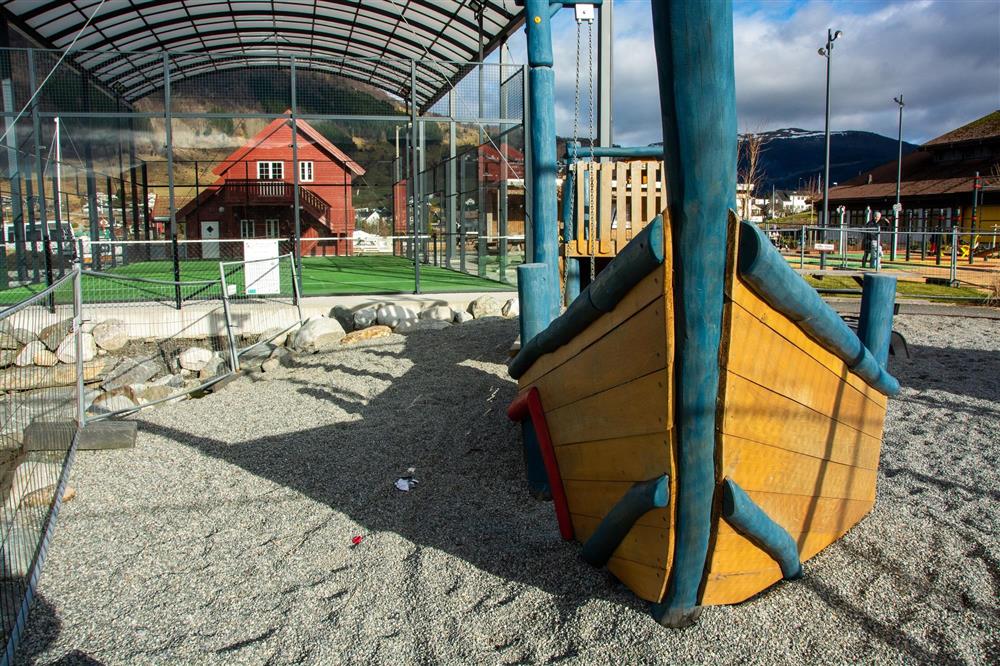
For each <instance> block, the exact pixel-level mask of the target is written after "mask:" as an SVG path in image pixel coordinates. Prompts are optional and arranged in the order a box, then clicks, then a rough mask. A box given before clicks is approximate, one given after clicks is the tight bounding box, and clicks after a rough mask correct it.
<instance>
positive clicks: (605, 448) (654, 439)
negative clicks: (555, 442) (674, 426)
mask: <svg viewBox="0 0 1000 666" xmlns="http://www.w3.org/2000/svg"><path fill="white" fill-rule="evenodd" d="M670 436H671V435H670V433H669V432H664V433H652V434H647V435H636V436H633V437H618V438H615V439H602V440H600V441H596V442H579V443H577V444H567V445H566V446H559V447H556V449H555V451H556V459H557V460H558V461H559V474H560V476H562V478H563V479H575V480H590V481H645V480H646V479H652V478H655V477H657V476H660V475H661V474H670V473H671V469H670V463H671V460H670V459H671V456H672V451H671V441H670Z"/></svg>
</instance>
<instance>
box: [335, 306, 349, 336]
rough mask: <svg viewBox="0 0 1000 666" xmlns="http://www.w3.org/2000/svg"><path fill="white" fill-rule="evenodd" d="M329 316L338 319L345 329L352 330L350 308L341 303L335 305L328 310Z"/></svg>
mask: <svg viewBox="0 0 1000 666" xmlns="http://www.w3.org/2000/svg"><path fill="white" fill-rule="evenodd" d="M330 318H331V319H336V320H337V321H339V322H340V325H341V326H343V327H344V330H345V331H353V330H354V313H353V312H351V309H350V308H347V307H344V306H343V305H335V306H334V307H333V308H332V309H331V310H330Z"/></svg>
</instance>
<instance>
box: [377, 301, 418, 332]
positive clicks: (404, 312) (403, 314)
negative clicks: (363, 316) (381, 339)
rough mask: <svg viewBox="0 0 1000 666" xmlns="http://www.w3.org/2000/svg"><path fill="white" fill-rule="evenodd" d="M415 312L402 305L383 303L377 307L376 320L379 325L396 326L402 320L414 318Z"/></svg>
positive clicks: (415, 316)
mask: <svg viewBox="0 0 1000 666" xmlns="http://www.w3.org/2000/svg"><path fill="white" fill-rule="evenodd" d="M416 318H417V313H416V312H414V311H413V310H411V309H409V308H404V307H403V306H402V305H383V306H382V307H380V308H379V309H378V317H377V321H378V323H379V326H388V327H389V328H396V327H397V326H399V325H400V324H401V323H402V322H404V321H413V320H416Z"/></svg>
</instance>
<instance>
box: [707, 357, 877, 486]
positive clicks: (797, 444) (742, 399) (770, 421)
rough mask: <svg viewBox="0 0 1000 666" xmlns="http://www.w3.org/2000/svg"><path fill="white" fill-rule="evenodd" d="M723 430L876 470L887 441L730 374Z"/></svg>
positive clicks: (790, 449) (788, 448)
mask: <svg viewBox="0 0 1000 666" xmlns="http://www.w3.org/2000/svg"><path fill="white" fill-rule="evenodd" d="M725 383H726V392H725V404H724V406H723V416H722V421H721V424H720V428H721V430H722V432H723V433H725V434H727V435H734V436H736V437H741V438H743V439H750V440H753V441H755V442H764V443H766V444H770V445H772V446H776V447H779V448H783V449H786V450H788V451H796V452H798V453H804V454H806V455H810V456H814V457H816V458H822V459H824V460H832V461H834V462H838V463H843V464H845V465H854V466H856V467H864V468H866V469H876V468H877V467H878V461H879V449H880V444H881V441H880V440H879V439H878V438H876V437H872V436H871V435H868V434H866V433H863V432H861V431H860V430H857V429H855V428H852V427H850V426H847V425H845V424H843V423H840V422H839V421H835V420H833V419H831V418H830V417H829V416H827V415H826V414H821V413H820V412H817V411H816V410H813V409H810V408H809V407H806V406H805V405H802V404H800V403H798V402H795V401H794V400H792V399H790V398H787V397H785V396H783V395H781V394H778V393H775V392H773V391H771V390H770V389H767V388H764V387H763V386H760V385H758V384H754V383H753V382H751V381H749V380H747V379H744V378H743V377H740V376H739V375H735V374H733V373H726V382H725Z"/></svg>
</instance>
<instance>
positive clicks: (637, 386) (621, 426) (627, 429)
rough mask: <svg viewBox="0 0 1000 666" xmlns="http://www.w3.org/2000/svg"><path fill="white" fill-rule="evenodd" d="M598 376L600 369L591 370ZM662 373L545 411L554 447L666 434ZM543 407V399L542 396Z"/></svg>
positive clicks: (668, 411) (667, 412) (668, 409)
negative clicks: (649, 434)
mask: <svg viewBox="0 0 1000 666" xmlns="http://www.w3.org/2000/svg"><path fill="white" fill-rule="evenodd" d="M594 371H595V372H600V371H601V370H600V368H595V369H594ZM668 396H669V390H668V385H667V372H666V370H665V369H664V370H657V371H655V372H651V373H650V374H648V375H643V376H642V377H637V378H636V379H633V380H632V381H630V382H628V383H626V384H621V385H619V386H615V387H613V388H610V389H607V390H606V391H601V392H600V393H595V394H594V395H590V396H587V397H586V398H582V399H580V400H577V401H576V402H572V403H570V404H568V405H563V406H562V407H559V408H558V409H553V410H547V411H546V413H545V418H546V421H547V422H548V425H549V433H550V434H551V435H552V443H553V445H555V446H562V445H565V444H573V443H575V442H589V441H593V440H598V439H613V438H616V437H628V436H630V435H645V434H647V433H653V432H666V430H667V428H668V427H669V426H668V424H669V422H670V417H671V414H672V409H671V404H670V400H668ZM542 404H543V405H544V404H545V396H544V395H543V396H542Z"/></svg>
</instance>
